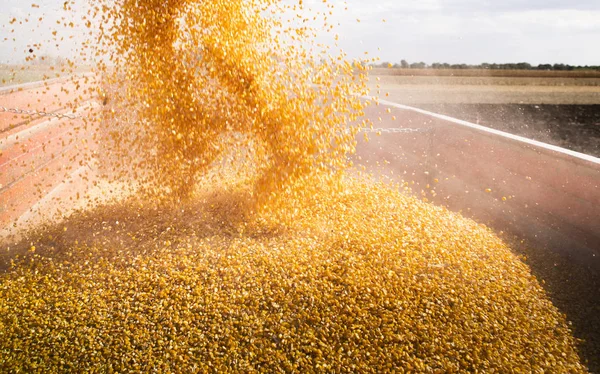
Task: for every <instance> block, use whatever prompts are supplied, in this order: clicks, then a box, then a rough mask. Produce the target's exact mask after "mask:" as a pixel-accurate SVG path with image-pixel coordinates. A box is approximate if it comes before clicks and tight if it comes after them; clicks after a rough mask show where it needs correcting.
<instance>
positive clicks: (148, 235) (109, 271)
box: [0, 0, 586, 373]
mask: <svg viewBox="0 0 600 374" xmlns="http://www.w3.org/2000/svg"><path fill="white" fill-rule="evenodd" d="M325 4H326V5H324V7H325V9H326V11H315V10H311V9H310V8H309V7H308V5H306V4H303V2H302V1H295V2H279V1H275V0H227V1H225V0H221V1H192V0H167V1H162V0H161V1H158V0H145V1H139V0H120V1H100V0H93V1H91V2H90V11H89V13H88V15H87V16H86V17H84V18H83V24H85V26H86V27H87V28H91V29H95V30H96V31H95V32H90V40H89V41H88V42H86V43H84V45H83V47H82V49H83V50H85V51H86V53H92V54H95V55H94V58H93V61H94V63H95V64H96V66H97V68H96V71H95V76H96V77H97V78H96V79H95V80H94V81H93V82H89V81H88V82H86V84H87V85H89V86H90V87H92V88H86V90H89V93H91V92H93V93H94V95H95V96H96V97H97V99H96V100H97V101H98V102H99V104H98V109H97V110H95V111H92V112H90V114H89V116H90V117H89V118H86V119H85V121H84V124H83V125H82V126H80V127H79V129H78V130H77V131H79V134H82V139H85V140H86V142H87V140H88V139H89V144H90V145H89V146H88V145H87V144H88V143H85V142H83V143H85V144H86V146H83V145H78V146H77V148H76V149H77V150H78V152H79V153H80V155H81V157H82V160H84V161H85V162H86V165H90V166H89V167H90V169H92V168H93V169H94V170H97V175H96V178H97V179H98V180H97V181H95V182H94V185H98V186H105V187H104V188H105V189H107V190H108V189H110V190H111V191H113V190H119V193H117V194H116V195H117V197H115V198H113V199H112V200H110V201H108V202H101V203H96V204H91V203H90V204H89V205H88V206H86V207H84V208H83V209H81V210H79V211H77V212H75V213H73V214H72V215H70V216H69V217H67V218H65V219H64V220H60V221H59V220H56V221H48V222H45V223H43V224H39V225H36V226H35V227H32V228H30V229H29V230H28V231H27V232H26V233H24V234H23V235H22V236H21V238H20V239H19V241H18V242H17V243H16V244H14V243H12V242H11V243H10V245H9V244H7V246H10V248H9V251H7V253H8V252H10V253H11V254H14V255H10V256H8V255H7V256H3V257H2V261H3V264H4V265H3V266H4V268H5V269H6V270H5V271H4V272H3V273H0V369H1V371H3V372H83V371H97V372H431V373H446V372H556V373H577V372H585V371H586V370H585V367H584V366H583V365H582V364H581V363H580V359H579V357H578V354H577V352H576V350H575V344H576V342H575V339H574V338H573V337H572V335H571V332H570V330H569V326H568V324H567V322H566V320H565V317H564V316H563V315H562V314H561V313H559V312H558V310H557V309H556V308H555V307H554V306H553V305H552V303H551V302H550V300H549V299H548V298H547V296H546V295H545V293H544V291H543V290H542V288H541V287H540V285H539V284H538V281H537V280H536V278H535V277H534V276H532V275H531V273H530V270H529V269H528V267H527V266H526V265H525V264H524V263H522V262H521V261H520V260H519V259H518V258H517V257H516V256H515V255H514V254H513V253H512V252H511V250H510V248H509V247H508V246H507V245H506V244H505V243H504V242H503V241H502V240H500V239H499V238H498V237H497V236H496V235H495V234H494V233H493V232H492V231H491V230H489V229H488V228H486V227H484V226H482V225H478V224H477V223H475V222H473V221H471V220H469V219H466V218H464V217H462V216H461V215H459V214H456V213H452V212H449V211H447V210H445V209H443V208H440V207H436V206H434V205H432V204H428V203H425V202H423V201H420V200H418V199H416V198H414V197H411V196H409V195H406V194H403V193H401V192H399V188H397V186H394V185H387V184H383V183H381V182H377V181H374V180H372V179H370V178H367V177H365V176H361V175H360V174H359V173H357V172H356V171H355V170H354V169H353V167H352V164H351V162H350V159H351V157H350V156H351V155H352V154H353V152H354V147H355V138H356V135H357V133H358V131H359V128H361V127H367V126H370V123H369V122H368V121H367V120H364V119H363V115H364V113H363V109H364V107H365V103H364V102H363V101H361V99H360V95H361V94H365V93H366V78H367V73H368V72H367V69H366V68H365V66H366V65H365V64H363V62H362V61H348V60H347V58H346V56H345V55H344V54H343V52H341V51H338V50H336V49H335V47H325V46H321V45H319V44H318V43H317V42H316V40H317V37H316V35H317V34H318V33H322V32H323V31H324V30H325V31H328V32H334V31H335V28H332V27H331V25H330V23H329V20H328V16H329V14H330V12H336V11H338V10H337V9H336V8H335V7H334V5H333V4H334V3H333V2H332V3H331V4H329V3H325ZM72 5H73V3H71V2H65V5H64V8H65V11H67V12H68V10H69V9H70V7H71V6H72ZM342 11H343V10H342ZM15 22H17V21H15ZM63 23H64V27H72V26H69V22H66V21H65V22H63ZM329 30H333V31H329ZM60 33H61V30H60V28H59V29H58V33H57V34H58V36H57V37H60ZM336 39H337V37H336ZM90 51H93V52H90ZM76 89H77V88H76ZM79 89H80V90H83V88H79ZM82 95H84V94H83V93H82ZM76 101H79V102H81V101H82V99H77V100H76ZM83 134H85V136H83ZM383 136H385V135H383ZM82 162H83V161H82ZM117 186H118V187H117ZM81 199H83V196H82V197H81ZM17 254H18V255H17Z"/></svg>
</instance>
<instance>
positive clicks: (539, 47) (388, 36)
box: [0, 0, 600, 65]
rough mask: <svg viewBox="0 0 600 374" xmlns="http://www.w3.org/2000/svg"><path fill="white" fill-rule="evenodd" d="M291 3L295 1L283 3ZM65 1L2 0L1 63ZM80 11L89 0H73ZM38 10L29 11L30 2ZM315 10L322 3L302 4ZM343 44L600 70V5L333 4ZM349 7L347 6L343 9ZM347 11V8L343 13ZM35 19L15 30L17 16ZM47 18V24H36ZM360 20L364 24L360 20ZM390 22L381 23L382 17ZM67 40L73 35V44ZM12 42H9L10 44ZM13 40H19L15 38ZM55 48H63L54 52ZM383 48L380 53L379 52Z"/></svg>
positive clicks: (433, 58)
mask: <svg viewBox="0 0 600 374" xmlns="http://www.w3.org/2000/svg"><path fill="white" fill-rule="evenodd" d="M285 1H286V2H293V1H294V0H285ZM63 2H64V0H37V1H35V0H34V1H30V0H26V1H23V0H0V25H2V27H1V28H0V41H1V43H2V44H1V47H0V62H7V61H14V60H19V59H22V58H23V57H24V52H23V51H25V50H26V49H27V48H26V46H27V45H29V44H33V43H35V42H38V41H44V40H49V39H51V30H52V28H53V27H54V28H55V27H56V20H58V19H60V17H62V16H65V15H66V14H65V13H64V11H62V10H61V9H62V4H63ZM74 2H75V3H77V4H78V6H79V7H83V6H84V4H85V0H75V1H74ZM32 3H35V4H38V5H39V6H40V7H39V8H32V7H31V4H32ZM304 3H305V4H306V5H307V6H309V7H310V6H313V7H315V8H318V7H320V6H322V0H304ZM330 3H333V4H335V5H336V8H337V10H336V11H335V12H334V17H333V18H332V19H331V20H333V21H335V23H339V24H340V25H339V27H338V28H337V31H338V33H339V34H340V37H341V39H340V46H341V47H342V48H343V49H344V51H345V52H347V53H348V54H349V56H350V57H362V56H364V54H363V52H365V51H368V52H369V53H370V54H369V56H379V57H380V58H381V60H382V61H391V62H399V61H400V60H401V59H406V60H408V61H409V62H417V61H425V62H428V63H432V62H449V63H463V62H464V63H482V62H498V63H501V62H521V61H524V62H530V63H532V64H538V63H568V64H575V65H586V64H590V65H591V64H594V65H600V48H598V47H597V45H598V44H600V1H598V0H582V1H565V0H561V1H556V0H545V1H542V0H528V1H522V0H500V1H498V0H497V1H493V2H492V1H485V0H419V1H415V0H369V1H366V0H347V1H345V2H344V1H342V0H330ZM345 3H346V4H345ZM345 7H347V8H348V10H344V8H345ZM28 14H31V16H29V18H30V20H35V21H33V22H30V23H28V24H27V25H26V26H19V25H16V29H17V32H16V33H14V34H12V33H10V30H11V29H12V28H14V25H9V24H8V23H9V20H10V19H12V18H13V17H17V18H18V19H22V18H24V17H28ZM41 16H43V17H44V20H43V21H41V22H38V21H37V19H38V18H39V17H41ZM357 19H360V23H359V22H357ZM384 19H385V20H386V22H383V20H384ZM80 33H81V30H74V31H73V32H72V33H71V34H67V33H65V31H64V28H59V34H60V35H61V36H64V37H65V40H63V41H58V42H51V43H50V42H45V43H43V47H42V51H41V53H50V54H72V53H73V51H75V50H76V49H77V47H76V45H77V41H78V40H81V36H80V35H79V34H80ZM69 36H72V37H73V38H72V39H70V40H69ZM5 38H9V40H5ZM12 38H15V39H16V40H15V41H13V40H12ZM56 44H59V46H58V47H56ZM379 49H380V50H379Z"/></svg>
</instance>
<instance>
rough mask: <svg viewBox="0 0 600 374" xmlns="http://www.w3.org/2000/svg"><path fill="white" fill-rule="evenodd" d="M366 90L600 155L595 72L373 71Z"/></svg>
mask: <svg viewBox="0 0 600 374" xmlns="http://www.w3.org/2000/svg"><path fill="white" fill-rule="evenodd" d="M369 88H370V89H371V95H373V96H378V97H381V98H383V99H386V100H389V101H393V102H396V103H399V104H405V105H410V106H414V107H417V108H421V109H425V110H429V111H432V112H436V113H441V114H445V115H449V116H451V117H455V118H459V119H462V120H466V121H469V122H473V123H478V124H480V125H483V126H487V127H491V128H494V129H498V130H502V131H506V132H509V133H511V134H515V135H520V136H524V137H527V138H530V139H534V140H539V141H542V142H545V143H549V144H553V145H557V146H560V147H563V148H567V149H571V150H574V151H577V152H582V153H586V154H589V155H592V156H596V157H600V78H597V77H587V78H582V77H577V78H574V77H570V76H561V77H518V76H515V77H491V76H490V77H485V76H391V75H372V76H371V77H370V81H369Z"/></svg>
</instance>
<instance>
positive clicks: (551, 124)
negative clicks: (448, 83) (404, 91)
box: [416, 104, 600, 157]
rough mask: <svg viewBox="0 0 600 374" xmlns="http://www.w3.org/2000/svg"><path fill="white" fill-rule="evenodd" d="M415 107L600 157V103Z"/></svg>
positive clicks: (436, 105) (425, 105) (422, 105)
mask: <svg viewBox="0 0 600 374" xmlns="http://www.w3.org/2000/svg"><path fill="white" fill-rule="evenodd" d="M416 106H417V107H419V108H422V109H426V110H429V111H432V112H436V113H441V114H445V115H449V116H451V117H455V118H459V119H463V120H465V121H469V122H473V123H477V124H480V125H483V126H486V127H491V128H494V129H497V130H502V131H506V132H508V133H511V134H516V135H521V136H524V137H526V138H529V139H534V140H539V141H541V142H544V143H548V144H553V145H557V146H559V147H563V148H567V149H570V150H573V151H577V152H581V153H585V154H588V155H592V156H596V157H600V104H596V105H547V104H542V105H530V104H528V105H527V104H418V105H416Z"/></svg>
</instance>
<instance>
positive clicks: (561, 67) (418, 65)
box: [373, 60, 600, 71]
mask: <svg viewBox="0 0 600 374" xmlns="http://www.w3.org/2000/svg"><path fill="white" fill-rule="evenodd" d="M373 66H374V67H386V68H387V67H390V66H391V67H394V68H400V69H492V70H557V71H573V70H600V65H592V66H590V65H585V66H581V65H569V64H539V65H537V66H534V65H531V64H530V63H527V62H517V63H508V64H490V63H487V62H484V63H483V64H479V65H469V64H448V63H441V62H434V63H433V64H431V65H429V64H426V63H425V62H413V63H409V62H408V61H406V60H402V61H400V63H395V64H391V63H389V62H382V63H380V64H373Z"/></svg>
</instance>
